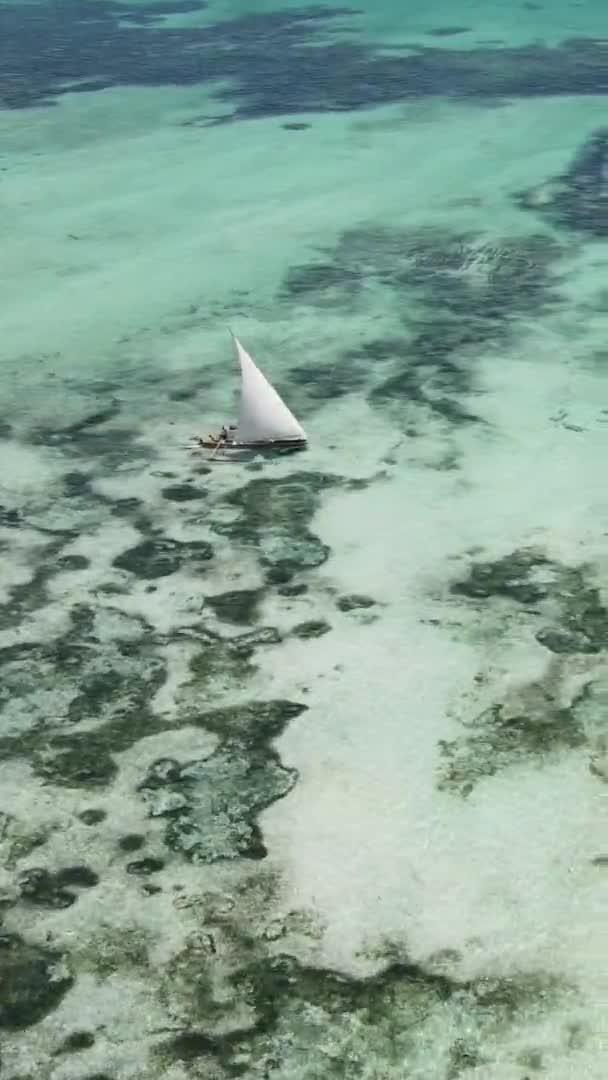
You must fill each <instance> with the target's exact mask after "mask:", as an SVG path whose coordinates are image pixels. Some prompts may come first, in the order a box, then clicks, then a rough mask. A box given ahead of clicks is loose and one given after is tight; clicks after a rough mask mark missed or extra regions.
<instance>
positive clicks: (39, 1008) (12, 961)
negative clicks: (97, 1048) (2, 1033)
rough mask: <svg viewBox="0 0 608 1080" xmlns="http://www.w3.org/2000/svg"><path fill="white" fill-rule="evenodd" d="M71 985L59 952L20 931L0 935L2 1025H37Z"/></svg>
mask: <svg viewBox="0 0 608 1080" xmlns="http://www.w3.org/2000/svg"><path fill="white" fill-rule="evenodd" d="M71 985H72V977H71V976H70V975H69V974H68V973H67V972H66V971H65V969H64V967H63V958H62V956H61V955H60V954H59V953H57V952H55V951H54V950H53V949H46V948H42V946H40V945H34V944H29V943H28V942H26V941H24V940H23V938H21V937H19V936H18V935H17V934H6V933H3V934H0V1027H5V1028H25V1027H30V1025H32V1024H37V1023H38V1021H39V1020H42V1018H43V1017H44V1016H46V1014H47V1013H49V1012H50V1011H51V1010H52V1009H54V1008H55V1006H56V1005H58V1004H59V1002H60V1001H61V999H62V997H63V995H64V994H65V993H66V991H67V990H69V988H70V986H71Z"/></svg>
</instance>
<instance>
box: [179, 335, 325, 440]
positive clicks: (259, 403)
mask: <svg viewBox="0 0 608 1080" xmlns="http://www.w3.org/2000/svg"><path fill="white" fill-rule="evenodd" d="M232 339H233V341H234V344H235V347H236V353H237V357H238V361H239V364H240V368H241V401H240V408H239V419H238V423H237V424H230V425H229V426H227V425H224V426H223V427H222V430H221V432H220V433H219V434H218V435H206V436H205V437H203V438H199V439H197V440H196V443H195V445H194V447H193V449H195V450H199V449H202V450H213V451H219V450H229V451H230V450H237V451H238V450H280V451H282V452H285V451H286V450H304V449H305V448H306V446H307V441H308V440H307V437H306V432H305V431H304V428H303V427H302V426H301V424H300V423H299V422H298V421H297V420H296V418H295V416H294V415H293V414H292V413H291V412H290V411H289V409H288V408H287V406H286V404H285V402H284V401H283V400H282V399H281V398H280V397H279V395H278V394H277V392H276V390H275V389H274V387H273V386H271V385H270V383H269V382H268V380H267V379H266V378H265V376H264V375H262V372H261V371H260V370H259V368H258V367H256V365H255V364H254V362H253V360H252V359H251V357H250V355H249V353H248V352H247V351H246V350H245V349H244V348H243V346H242V345H241V343H240V341H239V340H238V338H236V337H235V336H234V334H232Z"/></svg>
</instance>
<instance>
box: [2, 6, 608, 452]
mask: <svg viewBox="0 0 608 1080" xmlns="http://www.w3.org/2000/svg"><path fill="white" fill-rule="evenodd" d="M204 7H205V4H204V2H203V0H201V2H200V3H198V4H196V5H195V4H194V3H193V2H192V0H175V2H174V3H172V4H162V5H161V4H157V3H153V2H148V3H142V4H137V5H136V6H135V7H133V6H131V5H129V4H128V3H127V2H126V0H81V2H76V0H57V2H56V3H55V4H53V6H52V8H49V7H48V6H47V5H45V4H42V3H38V2H36V3H31V4H26V5H23V4H20V3H17V2H14V0H12V2H7V3H4V4H2V6H1V7H0V72H1V73H2V74H1V75H0V101H1V102H2V103H3V105H4V107H6V108H14V109H18V108H28V107H31V106H32V105H36V104H51V103H53V101H54V99H55V98H56V97H57V96H58V95H61V94H63V93H65V92H66V90H70V91H72V92H87V91H88V92H91V91H94V90H101V89H105V88H107V87H111V86H125V85H130V86H167V85H181V86H191V85H195V84H205V83H207V84H215V85H216V86H217V85H218V83H219V84H221V89H218V90H215V95H214V96H215V98H216V99H217V101H218V115H216V116H215V117H203V118H202V119H201V118H198V117H192V118H190V119H189V120H186V121H184V123H185V124H187V125H190V126H196V125H197V124H198V123H200V122H202V123H205V122H213V121H215V122H217V123H221V122H225V121H226V120H228V119H231V118H234V117H257V116H280V115H292V116H295V115H297V114H298V113H300V114H301V113H313V112H327V111H336V110H337V111H344V110H356V109H362V108H369V107H371V106H374V105H381V104H388V103H390V102H398V101H411V100H416V99H420V98H427V97H431V96H436V95H441V96H445V97H454V98H472V99H474V100H479V101H482V102H484V103H485V102H486V101H487V99H488V98H492V97H494V98H496V97H498V98H501V99H502V98H504V97H506V96H508V97H513V96H518V97H538V96H540V95H557V94H567V95H572V94H598V93H602V91H603V90H605V89H606V87H607V86H608V65H607V63H606V57H605V49H604V48H603V43H602V41H601V39H589V38H587V39H586V38H578V39H570V40H567V41H564V42H562V43H561V44H560V45H557V46H554V47H551V48H549V47H547V46H544V45H542V44H535V45H524V46H519V47H512V48H496V47H492V46H490V45H485V46H482V45H480V46H478V47H475V48H471V49H468V50H464V49H450V48H449V47H447V46H443V47H440V46H437V47H435V46H429V47H425V46H421V45H417V46H416V47H414V48H410V49H408V50H407V53H405V54H404V55H396V54H395V52H394V51H393V52H389V51H387V50H384V49H383V48H382V45H381V43H379V45H375V44H372V43H369V42H366V41H364V40H363V39H362V38H361V39H359V40H356V39H355V38H354V37H353V35H352V34H350V35H349V38H348V39H347V38H345V37H343V38H342V39H340V37H339V32H338V30H337V28H336V29H335V31H334V33H333V34H332V35H331V38H330V37H329V35H330V33H331V31H332V23H334V20H336V19H337V18H339V17H343V16H345V15H349V16H352V17H353V18H354V17H355V16H356V14H357V12H356V11H354V10H351V9H348V8H339V7H333V8H330V7H322V6H318V5H317V6H302V7H299V8H298V7H295V8H294V7H291V8H285V9H282V10H276V11H272V12H260V13H253V14H243V15H241V16H239V17H237V18H234V19H229V20H228V19H227V20H221V21H217V22H212V21H210V20H207V21H206V22H205V23H203V24H201V23H200V22H198V23H197V22H196V21H195V20H192V21H191V22H190V24H189V25H181V26H177V25H171V24H170V23H169V22H167V21H165V20H164V16H165V15H170V14H173V13H180V12H181V13H185V12H190V11H192V12H194V13H195V14H197V13H198V12H199V11H201V10H202V9H203V8H204ZM464 29H465V28H464V27H458V26H453V27H449V26H448V27H445V28H441V27H439V28H438V35H439V36H446V37H447V36H448V34H447V33H446V32H447V31H449V33H450V34H454V33H457V32H462V31H463V30H464ZM101 415H102V418H103V411H102V413H101ZM102 422H103V419H102V420H101V421H100V420H99V419H97V423H102ZM88 430H89V429H88V428H87V427H86V424H85V426H84V427H81V428H80V431H79V432H78V434H84V433H86V432H87V431H88ZM93 430H96V428H93Z"/></svg>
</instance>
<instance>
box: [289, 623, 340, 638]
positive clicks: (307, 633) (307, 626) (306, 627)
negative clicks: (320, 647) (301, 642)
mask: <svg viewBox="0 0 608 1080" xmlns="http://www.w3.org/2000/svg"><path fill="white" fill-rule="evenodd" d="M330 630H331V626H330V625H329V623H328V622H326V621H325V619H309V620H308V621H307V622H302V623H298V625H297V626H294V628H293V630H292V631H291V632H292V634H293V636H294V637H298V638H304V639H305V640H306V639H307V638H317V637H323V635H324V634H328V633H329V631H330Z"/></svg>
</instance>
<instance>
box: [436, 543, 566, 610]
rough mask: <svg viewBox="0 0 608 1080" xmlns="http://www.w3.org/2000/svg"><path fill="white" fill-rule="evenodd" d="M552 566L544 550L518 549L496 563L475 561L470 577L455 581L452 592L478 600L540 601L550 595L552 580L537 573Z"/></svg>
mask: <svg viewBox="0 0 608 1080" xmlns="http://www.w3.org/2000/svg"><path fill="white" fill-rule="evenodd" d="M550 567H551V563H550V561H549V559H547V557H546V556H545V555H543V554H542V553H541V552H534V551H525V550H524V551H514V552H513V553H512V554H511V555H505V557H504V558H502V559H497V560H496V561H495V562H477V563H475V562H474V563H473V564H472V565H471V568H470V570H469V574H468V577H466V578H465V579H464V580H462V581H457V582H455V584H454V585H452V586H451V592H453V593H455V594H456V595H458V594H460V595H462V596H468V597H470V598H471V599H474V600H476V599H487V598H488V597H490V596H505V597H508V598H509V599H510V600H516V601H517V602H518V603H520V604H537V603H538V602H539V601H540V600H543V599H545V598H546V596H547V594H548V591H549V587H550V579H549V581H544V580H543V581H538V580H535V574H536V572H537V571H538V570H539V569H543V570H544V569H545V568H550Z"/></svg>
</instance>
